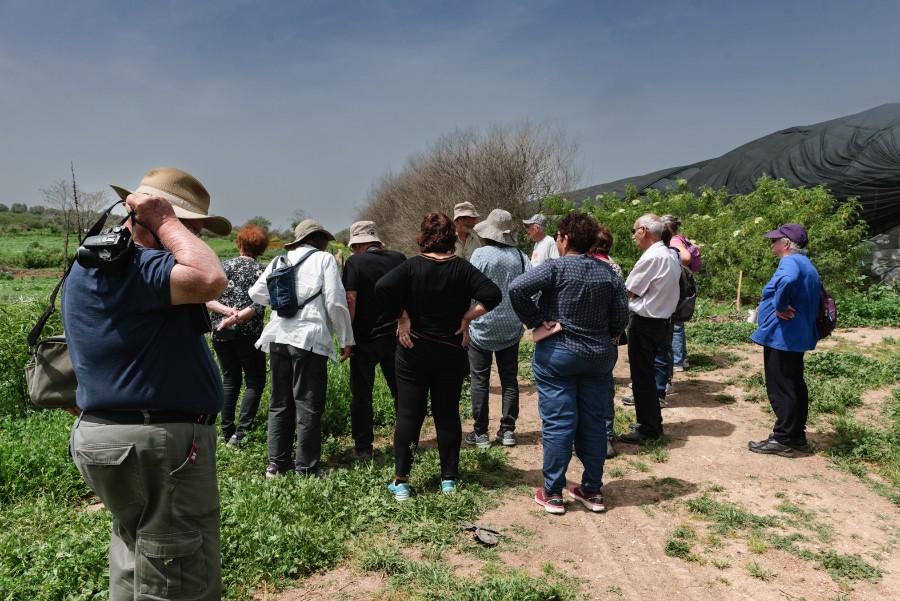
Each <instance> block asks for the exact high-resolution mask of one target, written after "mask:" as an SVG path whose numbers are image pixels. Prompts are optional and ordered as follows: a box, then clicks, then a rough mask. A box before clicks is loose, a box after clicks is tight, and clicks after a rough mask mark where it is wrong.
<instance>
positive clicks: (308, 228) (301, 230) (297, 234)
mask: <svg viewBox="0 0 900 601" xmlns="http://www.w3.org/2000/svg"><path fill="white" fill-rule="evenodd" d="M316 232H323V233H324V234H325V235H326V236H328V239H329V240H334V236H333V235H332V234H331V232H329V231H328V230H326V229H325V228H324V227H323V226H322V224H321V223H319V222H318V221H316V220H315V219H304V220H303V221H301V222H300V223H298V224H297V227H295V228H294V241H293V242H288V243H287V244H285V245H284V247H285V248H286V249H287V250H290V249H292V248H296V247H298V246H300V245H301V244H303V241H304V240H305V239H306V238H307V237H308V236H309V235H310V234H314V233H316Z"/></svg>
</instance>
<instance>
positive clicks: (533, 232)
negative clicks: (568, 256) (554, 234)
mask: <svg viewBox="0 0 900 601" xmlns="http://www.w3.org/2000/svg"><path fill="white" fill-rule="evenodd" d="M522 223H524V224H525V225H527V226H528V230H527V232H528V237H529V238H531V239H532V240H534V249H533V250H532V251H531V266H532V267H537V266H538V265H540V264H541V263H543V262H544V261H546V260H548V259H558V258H559V249H558V248H556V240H554V239H553V238H548V237H547V231H546V230H547V218H546V217H544V216H543V215H541V214H540V213H535V214H534V215H532V216H531V219H523V220H522Z"/></svg>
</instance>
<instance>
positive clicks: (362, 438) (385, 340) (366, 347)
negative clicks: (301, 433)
mask: <svg viewBox="0 0 900 601" xmlns="http://www.w3.org/2000/svg"><path fill="white" fill-rule="evenodd" d="M347 244H348V245H349V246H350V250H351V252H352V253H353V254H352V255H350V256H349V257H348V258H347V262H346V263H344V273H343V275H342V280H343V283H344V289H345V290H346V291H347V308H348V309H349V310H350V319H351V320H352V321H353V338H354V339H355V340H356V346H355V347H354V348H353V357H351V359H350V430H351V432H352V434H353V442H354V448H353V451H354V455H355V456H356V458H357V459H360V460H363V461H366V460H369V459H371V458H372V442H373V441H374V440H375V436H374V433H373V431H372V428H373V418H374V416H373V413H372V390H373V389H374V387H375V366H376V365H381V373H382V375H384V380H385V382H386V383H387V385H388V389H390V391H391V396H392V397H394V400H395V402H396V399H397V377H396V373H395V371H394V353H395V352H396V350H397V318H396V316H390V315H385V314H384V311H382V309H381V307H380V305H379V304H378V303H376V302H375V283H376V282H377V281H378V280H380V279H381V276H383V275H384V274H386V273H387V272H389V271H390V270H392V269H393V268H394V267H396V266H398V265H400V264H401V263H403V262H404V261H406V257H405V256H403V254H401V253H399V252H397V251H395V250H388V249H386V248H385V247H384V244H382V243H381V240H380V239H379V238H378V233H377V232H376V231H375V222H373V221H357V222H356V223H354V224H353V225H351V226H350V239H349V240H348V241H347Z"/></svg>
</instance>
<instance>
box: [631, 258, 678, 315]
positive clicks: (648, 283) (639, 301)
mask: <svg viewBox="0 0 900 601" xmlns="http://www.w3.org/2000/svg"><path fill="white" fill-rule="evenodd" d="M680 279H681V261H679V259H678V256H677V254H676V253H673V252H672V251H671V250H670V249H668V248H666V245H665V244H663V243H662V242H654V243H653V244H652V245H651V246H650V248H648V249H647V250H645V251H644V254H642V255H641V258H640V259H638V261H637V263H635V264H634V268H633V269H632V270H631V273H629V274H628V279H627V280H625V289H626V290H628V291H629V292H631V293H633V294H634V297H633V298H632V299H631V300H630V301H629V302H628V308H629V309H631V312H632V313H634V314H635V315H640V316H641V317H652V318H656V319H668V318H669V317H671V316H672V313H674V312H675V308H676V307H677V306H678V296H679V293H680V291H679V286H678V282H679V280H680Z"/></svg>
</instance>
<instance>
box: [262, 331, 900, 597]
mask: <svg viewBox="0 0 900 601" xmlns="http://www.w3.org/2000/svg"><path fill="white" fill-rule="evenodd" d="M887 336H890V337H893V338H897V337H900V329H896V328H895V329H885V330H878V331H873V330H864V329H859V330H855V331H852V332H838V333H837V334H836V336H835V339H834V340H832V341H829V342H828V343H827V344H825V345H823V346H822V347H821V348H828V347H830V346H832V345H833V344H835V343H837V342H838V341H839V340H840V339H844V340H848V341H850V342H852V343H854V344H857V345H869V344H876V343H878V342H879V341H880V340H881V339H882V337H887ZM736 354H738V355H740V356H741V359H740V360H739V361H737V362H735V363H734V364H733V365H732V367H729V368H727V369H719V370H715V371H709V372H692V371H688V372H686V373H680V374H676V378H675V394H673V395H671V396H670V397H669V399H668V400H669V401H670V407H669V408H667V409H663V419H664V422H665V423H664V427H665V430H666V433H667V434H668V435H670V436H671V437H672V442H671V444H669V445H668V447H667V450H668V457H667V458H665V459H664V460H663V461H657V460H655V459H660V458H658V457H657V458H654V457H651V456H650V455H648V454H646V453H641V450H640V449H638V448H634V447H630V446H629V445H625V444H618V445H617V448H618V450H619V452H620V455H619V456H618V457H616V458H614V459H612V460H609V461H608V462H607V464H606V467H605V478H604V481H605V486H604V489H603V493H604V497H605V500H606V504H607V511H606V513H603V514H593V513H591V512H589V511H587V510H586V509H584V508H583V507H582V506H581V505H580V504H578V503H574V502H571V501H569V502H568V503H567V509H568V511H567V513H566V514H565V515H563V516H552V515H549V514H547V513H545V512H544V511H543V510H542V509H541V508H540V507H539V506H538V505H536V504H535V503H534V502H533V501H532V500H531V495H532V494H533V492H534V489H535V488H536V487H537V486H540V485H541V483H542V477H541V471H540V466H541V446H540V420H539V418H538V416H537V407H536V404H537V395H536V392H535V390H534V387H533V386H523V389H522V399H521V416H520V420H519V424H518V431H519V441H520V444H519V446H517V447H516V448H514V449H511V450H510V451H509V454H510V459H511V461H510V463H511V467H513V468H515V469H517V470H520V471H521V472H522V474H523V486H522V487H519V488H518V489H513V490H511V491H510V492H509V493H507V494H506V495H505V496H504V497H503V499H502V501H501V504H499V505H498V507H496V508H495V509H493V510H490V511H489V512H488V513H486V514H485V515H484V516H483V517H482V518H481V519H480V520H479V521H480V522H481V523H484V524H491V525H493V526H496V527H498V528H499V529H500V530H501V531H504V532H507V533H515V534H512V535H511V536H510V537H508V538H504V539H503V542H502V543H501V545H502V546H501V547H500V548H499V549H500V555H501V557H502V561H503V562H504V563H505V564H506V565H507V566H509V567H515V568H518V569H522V570H525V571H527V572H529V573H532V574H534V575H540V574H541V573H542V568H543V566H545V565H546V564H552V565H553V566H554V567H555V568H556V569H557V570H559V571H561V572H564V573H567V574H570V575H572V576H576V577H578V578H581V579H583V580H584V581H585V582H586V583H588V584H587V585H586V586H585V587H584V589H583V590H584V592H585V593H586V594H587V597H588V598H590V599H635V600H637V599H649V600H657V599H691V600H711V601H712V600H715V601H720V600H722V599H728V600H732V599H748V600H749V599H752V600H755V601H765V600H778V601H784V600H786V599H787V600H799V599H805V600H806V601H814V600H823V601H825V600H828V601H831V600H838V599H843V600H850V599H852V600H866V601H877V600H885V601H887V600H896V599H898V598H900V593H898V591H900V511H898V509H897V507H895V506H894V505H892V504H891V503H890V502H889V501H888V500H886V499H885V498H884V497H881V496H879V495H878V494H876V493H875V492H873V491H872V490H871V489H870V488H869V487H868V486H867V485H866V484H864V483H862V482H861V481H860V480H858V479H857V478H855V477H854V476H852V475H851V474H848V473H846V472H844V471H840V470H838V469H837V468H836V467H835V466H834V465H833V464H832V463H831V462H830V461H829V460H828V459H827V458H826V457H825V456H823V454H821V453H810V454H799V455H798V457H797V458H795V459H784V458H780V457H773V456H765V455H758V454H754V453H750V452H748V451H747V448H746V445H747V441H748V440H758V439H760V438H762V437H764V436H765V435H766V434H767V433H768V432H769V431H770V428H771V423H772V416H771V415H769V414H767V413H766V412H765V411H764V409H765V408H766V407H765V405H767V404H766V403H764V402H763V403H752V402H748V401H745V400H744V399H743V396H744V391H743V389H742V388H741V387H739V386H738V385H736V384H735V383H734V382H739V381H740V380H741V379H742V378H744V377H747V376H749V375H752V374H755V373H757V372H759V371H761V369H762V353H761V352H760V351H759V350H757V349H756V348H752V347H750V346H748V347H746V348H745V349H741V350H738V351H736ZM615 376H616V381H617V384H618V386H619V390H620V393H618V394H617V405H620V402H619V400H618V397H619V396H621V394H622V392H621V391H625V390H627V388H626V386H627V383H628V363H627V360H625V359H624V358H623V359H620V361H619V364H618V365H617V366H616V369H615ZM491 393H492V396H491V402H492V405H493V403H494V401H495V400H496V399H497V397H498V396H499V387H493V388H492V390H491ZM876 398H884V391H871V392H870V393H867V394H866V395H865V396H864V401H867V402H871V401H872V400H873V399H876ZM809 438H810V441H811V443H813V445H814V450H815V448H816V447H818V448H819V449H821V448H822V447H823V446H824V445H825V442H826V439H825V435H824V434H822V433H819V432H816V431H815V429H814V430H813V431H812V432H810V435H809ZM580 470H581V465H580V463H579V462H578V461H577V459H573V461H572V464H571V465H570V467H569V472H568V479H569V480H570V483H575V484H577V483H578V482H579V479H580V473H581V472H580ZM704 493H705V494H706V495H707V496H708V497H709V498H711V499H714V500H715V501H717V502H719V503H729V502H730V503H737V504H739V505H740V507H741V508H743V509H744V510H746V511H748V512H751V513H753V514H756V515H761V516H772V515H775V516H779V517H780V519H781V521H782V523H784V524H788V525H790V526H791V527H793V528H792V529H791V528H788V529H787V530H785V529H784V528H770V529H767V532H771V533H776V534H787V533H788V531H791V532H800V533H802V534H803V535H804V536H805V537H806V538H807V543H805V547H804V548H807V549H810V550H814V551H816V552H827V551H832V552H834V553H835V554H840V555H844V556H846V555H858V556H860V557H861V558H862V559H864V560H865V561H866V562H868V563H869V564H871V565H873V566H875V567H877V568H880V569H881V570H883V571H884V573H883V575H882V576H881V579H880V580H879V581H878V582H877V583H874V584H873V583H870V582H867V581H865V580H855V581H853V582H852V583H850V584H849V585H848V584H847V583H846V582H844V583H839V582H836V581H835V580H833V579H832V578H831V577H830V576H829V574H828V573H827V572H826V571H825V570H823V569H817V562H816V561H814V560H810V559H806V560H804V559H800V558H798V557H797V556H796V554H792V553H789V552H787V551H783V550H778V549H775V548H772V546H771V544H768V545H767V544H765V543H760V542H759V541H758V540H756V537H753V536H751V533H750V530H738V531H735V532H732V533H730V534H726V535H715V534H713V530H712V528H711V523H710V521H709V520H708V519H704V518H698V517H697V515H696V514H692V513H691V512H689V511H688V509H687V507H686V506H685V500H686V499H696V498H697V497H698V496H700V495H702V494H704ZM679 526H687V527H688V529H689V530H690V529H692V530H693V531H694V532H695V533H696V538H695V540H694V541H693V544H692V547H691V554H692V555H691V556H692V557H693V558H694V560H687V559H683V558H679V557H672V556H669V555H667V554H666V553H665V545H666V542H667V541H668V540H670V539H671V538H672V533H673V531H674V530H675V529H676V527H679ZM754 551H756V552H754ZM451 555H452V554H451ZM447 559H448V561H451V562H453V563H454V564H458V565H459V569H460V572H461V573H469V572H471V571H474V570H476V569H477V566H476V565H473V563H477V562H473V559H472V558H471V556H469V555H466V556H459V557H452V556H451V557H448V558H447ZM751 571H755V572H756V574H757V576H753V575H751ZM760 576H763V577H768V578H769V580H768V581H766V580H764V579H762V578H760ZM381 586H382V585H381V583H380V582H379V580H378V578H375V577H372V576H366V575H362V574H353V573H351V572H350V571H348V570H347V569H341V570H336V571H333V572H330V573H328V574H325V575H321V576H314V577H313V578H311V579H310V580H308V581H307V582H306V583H305V585H304V587H303V588H302V589H298V590H295V591H288V592H285V593H284V594H282V595H280V596H279V598H280V599H282V600H284V601H289V600H290V601H296V600H299V599H304V600H306V599H325V598H336V597H340V598H348V599H365V598H369V597H371V596H372V595H373V594H377V591H378V590H379V589H380V588H381ZM841 595H844V596H841Z"/></svg>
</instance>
